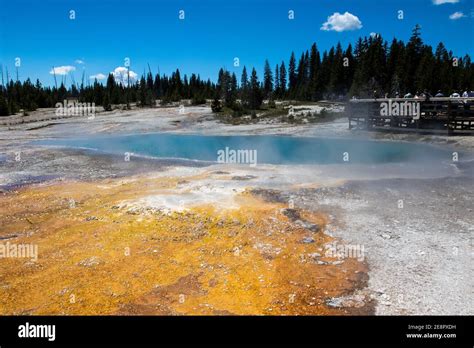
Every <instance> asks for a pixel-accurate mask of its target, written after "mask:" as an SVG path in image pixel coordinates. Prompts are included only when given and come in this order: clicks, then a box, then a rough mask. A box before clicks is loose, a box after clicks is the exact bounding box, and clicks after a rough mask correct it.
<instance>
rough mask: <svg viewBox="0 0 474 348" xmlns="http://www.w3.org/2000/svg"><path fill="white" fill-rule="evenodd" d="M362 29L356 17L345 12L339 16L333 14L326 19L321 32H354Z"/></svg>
mask: <svg viewBox="0 0 474 348" xmlns="http://www.w3.org/2000/svg"><path fill="white" fill-rule="evenodd" d="M360 28H362V22H361V21H360V20H359V18H358V17H357V16H354V15H353V14H352V13H349V12H346V13H344V14H340V13H339V12H335V13H334V14H333V15H332V16H329V17H328V20H327V22H325V23H323V26H322V27H321V30H325V31H331V30H334V31H337V32H341V31H346V30H356V29H360Z"/></svg>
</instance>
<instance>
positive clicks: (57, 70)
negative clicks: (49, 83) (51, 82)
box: [49, 65, 76, 75]
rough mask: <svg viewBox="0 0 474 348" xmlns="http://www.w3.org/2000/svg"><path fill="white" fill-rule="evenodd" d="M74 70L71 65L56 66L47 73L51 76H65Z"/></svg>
mask: <svg viewBox="0 0 474 348" xmlns="http://www.w3.org/2000/svg"><path fill="white" fill-rule="evenodd" d="M75 70H76V67H75V66H71V65H63V66H57V67H54V68H53V69H51V70H50V71H49V73H50V74H51V75H54V74H56V75H67V74H68V73H69V72H71V71H75Z"/></svg>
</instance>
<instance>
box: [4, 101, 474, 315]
mask: <svg viewBox="0 0 474 348" xmlns="http://www.w3.org/2000/svg"><path fill="white" fill-rule="evenodd" d="M323 107H324V108H325V109H326V110H330V111H333V112H341V111H342V108H341V107H340V106H338V105H332V106H331V105H329V106H328V105H324V106H321V105H309V106H307V109H310V110H312V111H313V112H316V113H317V112H319V111H320V110H321V109H322V108H323ZM180 110H181V112H180ZM341 115H342V113H341ZM297 117H299V116H297ZM301 117H304V116H301ZM347 128H348V123H347V119H346V118H344V117H340V118H336V119H334V120H332V121H330V122H323V123H306V122H298V123H288V122H285V121H284V120H282V119H280V118H262V119H261V120H260V119H257V120H251V122H250V121H249V122H242V124H239V125H234V124H229V123H227V122H223V121H222V120H220V119H218V118H216V117H214V115H212V113H211V111H210V108H209V107H206V106H195V107H194V106H193V107H191V106H190V107H186V108H185V109H184V112H183V110H182V109H180V108H179V107H177V106H175V107H167V108H155V109H144V110H142V109H132V110H127V111H124V110H114V111H112V112H107V113H105V112H99V113H97V114H96V115H95V117H94V118H92V119H88V118H87V117H67V118H57V117H56V116H55V112H54V109H49V110H39V111H35V112H32V113H31V114H30V115H28V116H10V117H4V118H1V119H0V190H1V195H0V227H1V228H0V244H6V243H9V244H34V245H37V246H38V259H37V260H32V259H28V258H0V269H1V271H0V314H2V315H10V314H136V315H140V314H152V315H153V314H157V315H186V314H198V315H200V314H203V315H205V314H210V315H239V314H267V315H358V314H363V315H365V314H367V315H372V314H380V315H384V314H389V315H397V314H473V313H474V303H473V297H472V288H473V285H474V284H473V280H472V276H471V275H472V272H473V269H472V265H473V262H472V237H473V233H474V214H473V209H474V204H473V197H474V162H473V158H474V139H473V137H461V136H457V137H451V138H448V137H444V136H429V135H423V136H419V135H403V134H386V133H384V134H381V133H365V132H358V133H353V132H351V131H349V130H348V129H347ZM155 132H156V133H163V132H172V133H182V134H203V135H247V134H252V135H271V134H275V135H294V136H317V137H336V138H362V139H367V138H370V139H374V140H378V139H380V140H394V141H412V142H423V143H431V144H435V145H437V146H442V147H444V148H449V149H452V150H453V152H459V153H460V154H461V158H460V160H459V162H457V163H451V164H447V165H445V166H443V167H442V168H443V169H442V170H441V169H440V170H438V169H436V170H434V169H433V168H426V167H424V166H422V165H417V164H413V165H406V166H404V165H401V166H394V165H351V166H350V167H349V166H341V165H291V166H288V165H266V164H258V165H257V166H256V167H250V166H248V165H236V164H217V163H204V162H195V161H184V160H174V159H150V158H142V157H138V156H132V157H131V158H130V160H129V161H125V160H124V158H123V156H119V155H110V154H105V153H101V152H97V151H91V150H87V149H71V148H61V147H46V146H38V145H35V144H31V142H32V141H35V140H42V139H56V138H58V139H59V138H73V137H78V136H89V135H109V134H137V133H138V134H139V133H155ZM401 202H402V203H401Z"/></svg>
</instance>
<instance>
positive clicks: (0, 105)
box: [0, 95, 10, 116]
mask: <svg viewBox="0 0 474 348" xmlns="http://www.w3.org/2000/svg"><path fill="white" fill-rule="evenodd" d="M8 115H10V110H8V102H7V99H6V98H5V97H4V96H3V95H0V116H8Z"/></svg>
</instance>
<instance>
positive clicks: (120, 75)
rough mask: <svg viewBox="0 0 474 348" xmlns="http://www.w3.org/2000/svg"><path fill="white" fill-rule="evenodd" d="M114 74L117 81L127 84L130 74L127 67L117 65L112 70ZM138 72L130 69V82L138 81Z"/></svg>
mask: <svg viewBox="0 0 474 348" xmlns="http://www.w3.org/2000/svg"><path fill="white" fill-rule="evenodd" d="M111 74H112V75H114V78H115V81H116V82H117V83H121V84H122V85H124V86H126V85H127V83H128V74H127V68H125V67H123V66H119V67H116V68H115V70H114V71H112V72H111ZM137 77H138V74H137V73H135V72H134V71H132V70H130V82H134V81H136V79H137Z"/></svg>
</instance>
